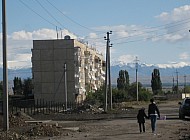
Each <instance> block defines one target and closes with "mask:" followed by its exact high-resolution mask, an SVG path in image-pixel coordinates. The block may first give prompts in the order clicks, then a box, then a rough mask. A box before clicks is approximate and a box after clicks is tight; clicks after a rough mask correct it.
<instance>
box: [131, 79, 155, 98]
mask: <svg viewBox="0 0 190 140" xmlns="http://www.w3.org/2000/svg"><path fill="white" fill-rule="evenodd" d="M138 90H139V92H138V93H139V101H149V100H150V99H151V97H152V95H151V93H150V92H149V91H148V90H147V89H146V88H144V87H143V86H142V84H141V83H140V82H138ZM129 96H131V99H132V100H136V98H137V83H136V82H134V83H132V84H131V85H130V87H129Z"/></svg>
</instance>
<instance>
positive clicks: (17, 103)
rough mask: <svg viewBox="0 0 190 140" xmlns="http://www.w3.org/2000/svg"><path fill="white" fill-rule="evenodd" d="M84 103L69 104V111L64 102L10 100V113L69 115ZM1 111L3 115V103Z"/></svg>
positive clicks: (0, 104)
mask: <svg viewBox="0 0 190 140" xmlns="http://www.w3.org/2000/svg"><path fill="white" fill-rule="evenodd" d="M81 104H82V103H75V102H68V103H67V109H66V103H63V102H55V101H45V100H43V99H40V100H36V101H35V100H34V99H29V100H19V99H16V100H10V101H9V113H12V114H14V113H17V112H24V113H27V114H31V115H34V114H38V113H43V114H49V113H60V112H61V113H68V112H70V111H71V110H75V109H77V108H78V107H79V106H81ZM0 108H1V109H0V111H2V112H1V113H3V103H2V102H1V103H0Z"/></svg>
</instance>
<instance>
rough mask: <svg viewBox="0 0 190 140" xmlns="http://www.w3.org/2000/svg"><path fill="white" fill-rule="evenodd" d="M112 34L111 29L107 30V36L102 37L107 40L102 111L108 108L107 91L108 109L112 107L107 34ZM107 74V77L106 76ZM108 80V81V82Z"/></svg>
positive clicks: (108, 39)
mask: <svg viewBox="0 0 190 140" xmlns="http://www.w3.org/2000/svg"><path fill="white" fill-rule="evenodd" d="M110 34H112V31H110V32H107V37H104V39H105V40H106V41H107V43H106V71H105V93H104V111H107V110H108V106H107V103H108V93H109V97H110V98H109V103H110V104H109V105H110V109H111V108H112V103H111V102H112V99H111V98H112V95H110V93H112V92H111V74H110V38H109V35H110ZM108 75H109V78H108ZM108 80H109V82H108ZM108 83H109V92H108V86H107V84H108Z"/></svg>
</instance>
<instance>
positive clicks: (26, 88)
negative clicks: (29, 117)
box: [23, 78, 33, 97]
mask: <svg viewBox="0 0 190 140" xmlns="http://www.w3.org/2000/svg"><path fill="white" fill-rule="evenodd" d="M32 89H33V85H32V79H31V78H27V79H24V82H23V93H24V95H25V97H28V95H31V94H32Z"/></svg>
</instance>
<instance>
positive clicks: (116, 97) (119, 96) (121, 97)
mask: <svg viewBox="0 0 190 140" xmlns="http://www.w3.org/2000/svg"><path fill="white" fill-rule="evenodd" d="M127 100H128V91H125V90H118V89H117V88H113V89H112V101H113V103H120V102H124V101H127Z"/></svg>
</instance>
